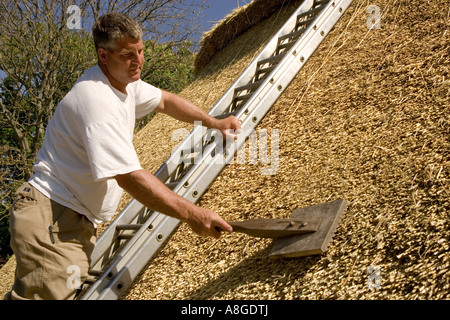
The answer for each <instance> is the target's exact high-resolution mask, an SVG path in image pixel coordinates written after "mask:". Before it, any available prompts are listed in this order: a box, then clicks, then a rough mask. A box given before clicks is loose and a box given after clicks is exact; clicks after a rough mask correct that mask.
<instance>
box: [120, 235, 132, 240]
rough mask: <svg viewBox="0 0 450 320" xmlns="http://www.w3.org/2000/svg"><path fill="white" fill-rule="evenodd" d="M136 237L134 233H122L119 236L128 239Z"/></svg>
mask: <svg viewBox="0 0 450 320" xmlns="http://www.w3.org/2000/svg"><path fill="white" fill-rule="evenodd" d="M133 237H134V234H121V235H119V236H118V237H117V239H119V240H128V239H131V238H133Z"/></svg>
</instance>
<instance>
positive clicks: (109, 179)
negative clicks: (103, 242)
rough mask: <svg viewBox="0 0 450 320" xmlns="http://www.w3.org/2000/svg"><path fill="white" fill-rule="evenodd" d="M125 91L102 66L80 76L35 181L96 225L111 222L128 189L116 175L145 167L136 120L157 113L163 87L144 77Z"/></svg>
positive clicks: (59, 112)
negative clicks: (136, 142)
mask: <svg viewBox="0 0 450 320" xmlns="http://www.w3.org/2000/svg"><path fill="white" fill-rule="evenodd" d="M127 93H128V94H124V93H122V92H120V91H119V90H117V89H115V88H114V87H113V86H111V84H110V83H109V80H108V78H107V77H106V76H105V75H104V74H103V72H102V70H101V69H100V67H99V66H98V65H95V66H94V67H92V68H90V69H89V70H87V71H86V73H85V74H84V75H83V76H82V77H80V78H79V79H78V81H77V82H76V83H75V85H74V86H73V88H72V89H71V90H70V91H69V92H68V93H67V95H66V96H65V97H64V98H63V99H62V100H61V102H60V103H59V104H58V106H57V108H56V111H55V114H54V115H53V117H52V119H51V120H50V122H49V123H48V126H47V128H46V132H45V138H44V141H43V144H42V147H41V149H40V151H39V153H38V155H37V160H36V163H35V165H34V168H33V169H34V174H33V176H32V177H31V178H30V183H31V184H32V185H33V186H34V187H35V188H37V189H38V190H39V191H41V192H42V193H43V194H44V195H46V196H47V197H49V198H50V199H52V200H54V201H56V202H58V203H60V204H62V205H64V206H66V207H69V208H71V209H73V210H75V211H76V212H78V213H81V214H83V215H85V216H86V217H87V218H88V219H89V220H90V221H92V223H94V225H96V226H97V225H98V224H99V223H100V222H108V221H110V220H111V218H112V216H113V215H114V213H115V211H116V210H117V205H118V204H119V201H120V198H121V196H122V192H123V190H122V189H121V188H120V187H119V186H118V184H117V182H116V180H115V179H114V178H113V177H114V176H116V175H118V174H125V173H129V172H132V171H135V170H139V169H141V165H140V163H139V159H138V157H137V155H136V152H135V150H134V146H133V141H132V140H133V132H134V125H135V120H136V119H138V118H140V117H142V116H144V115H146V114H148V113H149V112H151V111H153V110H154V109H155V108H156V106H157V105H158V104H159V102H160V100H161V90H160V89H158V88H155V87H153V86H151V85H150V84H148V83H146V82H143V81H141V80H138V81H136V82H133V83H130V84H129V85H128V86H127Z"/></svg>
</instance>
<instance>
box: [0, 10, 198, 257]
mask: <svg viewBox="0 0 450 320" xmlns="http://www.w3.org/2000/svg"><path fill="white" fill-rule="evenodd" d="M44 19H47V16H45V17H44ZM64 21H65V20H63V22H64ZM13 27H14V28H16V29H14V28H13ZM8 28H9V29H8ZM12 29H14V30H12ZM4 30H10V32H3V31H4ZM0 31H2V32H0V44H1V46H0V70H1V71H2V74H3V73H6V76H3V77H2V78H0V107H1V109H0V111H1V112H2V117H0V143H1V145H0V151H1V157H0V169H1V171H0V190H1V191H0V256H5V255H6V254H9V253H10V249H9V230H8V224H9V223H8V220H9V209H10V207H11V204H12V200H13V194H14V192H15V190H16V189H17V188H18V187H19V186H20V184H21V183H22V182H23V181H26V180H27V179H28V178H29V176H30V174H31V171H32V165H33V163H34V161H35V159H36V156H37V152H38V151H39V148H40V146H41V143H42V140H43V137H44V132H45V127H46V126H47V123H48V121H49V120H50V118H51V116H52V115H53V113H54V110H55V108H56V106H57V104H58V102H59V101H60V100H61V99H62V98H63V97H64V95H65V94H66V93H67V92H68V91H69V90H70V88H71V87H72V85H73V84H74V82H75V81H76V80H77V79H78V78H79V77H80V76H81V74H82V73H83V72H84V71H86V70H87V69H88V68H89V67H91V66H92V65H94V64H95V63H96V54H95V48H94V44H93V41H92V37H91V35H90V34H88V33H87V32H85V31H83V30H69V29H68V28H66V27H65V25H63V24H61V23H58V22H55V21H54V20H52V19H49V20H41V21H39V20H32V19H30V20H27V21H26V22H25V23H22V24H14V25H11V24H10V23H8V22H6V21H4V22H1V21H0ZM145 45H146V52H145V55H146V62H145V65H144V70H143V74H142V79H143V80H144V81H147V82H149V83H151V84H153V85H155V86H157V87H160V88H162V89H165V90H168V91H171V92H175V93H177V92H179V91H181V89H183V88H184V87H185V86H186V85H187V84H188V83H189V82H190V81H192V78H193V62H194V55H193V53H192V52H191V48H192V44H191V43H187V42H185V43H182V44H181V45H180V44H178V45H174V44H171V43H163V44H157V43H155V42H152V41H151V40H149V41H146V42H145ZM152 116H153V115H148V116H147V117H144V118H143V119H140V121H138V122H137V126H136V130H139V129H140V128H142V127H143V126H144V125H145V124H146V123H147V122H148V121H149V120H150V119H151V117H152Z"/></svg>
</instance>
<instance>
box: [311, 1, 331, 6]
mask: <svg viewBox="0 0 450 320" xmlns="http://www.w3.org/2000/svg"><path fill="white" fill-rule="evenodd" d="M329 1H330V0H316V1H314V4H313V6H320V5H322V4H326V3H328V2H329Z"/></svg>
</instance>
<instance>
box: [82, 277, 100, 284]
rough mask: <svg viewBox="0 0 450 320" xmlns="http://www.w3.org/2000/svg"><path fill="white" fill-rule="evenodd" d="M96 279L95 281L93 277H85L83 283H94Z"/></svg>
mask: <svg viewBox="0 0 450 320" xmlns="http://www.w3.org/2000/svg"><path fill="white" fill-rule="evenodd" d="M96 281H97V279H95V278H91V277H87V278H86V279H85V280H84V283H85V284H94V283H95V282H96Z"/></svg>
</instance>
